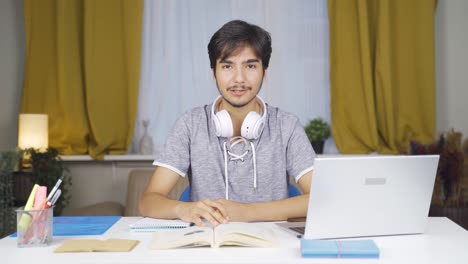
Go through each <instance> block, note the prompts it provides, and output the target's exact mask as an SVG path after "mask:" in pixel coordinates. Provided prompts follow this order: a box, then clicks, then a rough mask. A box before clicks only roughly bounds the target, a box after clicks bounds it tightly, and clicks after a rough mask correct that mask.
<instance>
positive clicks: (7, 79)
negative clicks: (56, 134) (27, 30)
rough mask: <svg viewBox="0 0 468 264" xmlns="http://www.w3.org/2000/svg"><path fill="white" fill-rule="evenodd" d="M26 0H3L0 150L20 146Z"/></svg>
mask: <svg viewBox="0 0 468 264" xmlns="http://www.w3.org/2000/svg"><path fill="white" fill-rule="evenodd" d="M24 53H25V38H24V24H23V1H18V0H2V1H0V58H1V59H0V151H1V150H7V149H12V148H15V147H16V145H17V144H16V142H17V134H18V118H17V116H18V111H19V101H20V97H21V89H22V81H23V65H24V58H25V56H24Z"/></svg>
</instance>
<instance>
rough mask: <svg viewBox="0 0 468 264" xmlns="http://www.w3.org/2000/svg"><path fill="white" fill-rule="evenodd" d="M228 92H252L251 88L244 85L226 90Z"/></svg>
mask: <svg viewBox="0 0 468 264" xmlns="http://www.w3.org/2000/svg"><path fill="white" fill-rule="evenodd" d="M227 90H228V92H242V91H245V90H252V87H250V86H245V85H235V86H231V87H228V88H227Z"/></svg>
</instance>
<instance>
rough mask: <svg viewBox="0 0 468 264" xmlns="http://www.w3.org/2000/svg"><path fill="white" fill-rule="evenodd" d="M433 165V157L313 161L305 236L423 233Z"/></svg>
mask: <svg viewBox="0 0 468 264" xmlns="http://www.w3.org/2000/svg"><path fill="white" fill-rule="evenodd" d="M438 161H439V156H438V155H424V156H416V155H414V156H402V155H389V156H384V155H379V156H367V155H366V156H354V157H349V156H348V157H346V156H339V157H322V158H317V159H315V163H314V171H313V178H312V185H311V190H310V195H309V206H308V211H307V220H306V222H305V232H304V238H305V239H325V238H346V237H367V236H382V235H402V234H420V233H424V231H425V228H426V224H427V219H428V213H429V206H430V203H431V198H432V191H433V188H434V183H435V177H436V172H437V165H438ZM278 225H280V226H283V227H287V228H289V227H294V228H298V227H304V222H302V223H300V222H296V223H294V222H293V223H279V224H278Z"/></svg>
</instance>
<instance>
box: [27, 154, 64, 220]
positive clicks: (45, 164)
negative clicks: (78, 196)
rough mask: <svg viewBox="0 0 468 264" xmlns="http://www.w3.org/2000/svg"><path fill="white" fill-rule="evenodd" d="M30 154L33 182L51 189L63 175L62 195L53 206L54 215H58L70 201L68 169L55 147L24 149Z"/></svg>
mask: <svg viewBox="0 0 468 264" xmlns="http://www.w3.org/2000/svg"><path fill="white" fill-rule="evenodd" d="M26 152H27V153H29V154H30V155H31V157H30V160H31V169H32V174H33V177H34V179H35V180H34V181H35V183H37V184H38V185H42V186H47V190H49V191H50V190H52V188H53V187H54V185H55V184H56V183H57V180H58V179H59V178H60V177H61V176H62V175H63V176H64V179H63V181H62V184H61V185H60V189H61V190H62V195H61V196H60V198H59V199H58V200H57V203H56V204H55V208H54V215H60V214H61V213H62V211H63V209H64V208H65V207H66V206H67V205H68V204H69V203H70V198H71V197H70V191H69V188H70V185H71V178H70V175H69V174H68V170H67V169H66V168H65V166H64V164H63V162H62V160H61V159H60V156H59V152H58V150H57V149H55V148H47V150H46V151H45V152H42V151H39V150H36V149H33V148H30V149H27V150H26Z"/></svg>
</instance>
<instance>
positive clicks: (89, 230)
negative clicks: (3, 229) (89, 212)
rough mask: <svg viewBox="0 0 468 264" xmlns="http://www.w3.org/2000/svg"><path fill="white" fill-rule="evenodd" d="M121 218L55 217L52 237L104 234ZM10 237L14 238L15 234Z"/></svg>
mask: <svg viewBox="0 0 468 264" xmlns="http://www.w3.org/2000/svg"><path fill="white" fill-rule="evenodd" d="M120 218H121V216H55V217H54V224H53V225H54V227H53V230H54V231H53V236H92V235H102V234H104V233H105V232H106V231H107V230H108V229H109V228H110V227H111V226H112V225H114V224H115V222H117V221H118V220H119V219H120ZM10 237H16V233H14V234H12V235H11V236H10Z"/></svg>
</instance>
